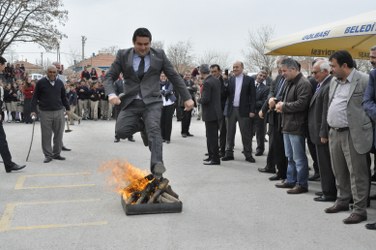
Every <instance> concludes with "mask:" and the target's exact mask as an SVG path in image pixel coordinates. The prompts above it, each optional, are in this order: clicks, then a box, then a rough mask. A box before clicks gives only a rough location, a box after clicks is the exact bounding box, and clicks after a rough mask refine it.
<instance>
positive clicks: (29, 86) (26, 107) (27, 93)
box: [22, 78, 35, 124]
mask: <svg viewBox="0 0 376 250" xmlns="http://www.w3.org/2000/svg"><path fill="white" fill-rule="evenodd" d="M34 87H35V80H31V79H30V78H28V79H27V80H26V81H25V84H24V85H23V88H22V92H23V95H24V103H23V113H24V121H25V123H26V124H29V123H30V124H31V123H32V122H33V120H32V119H31V116H30V114H31V99H32V98H33V94H34Z"/></svg>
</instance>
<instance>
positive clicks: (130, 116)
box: [115, 99, 163, 173]
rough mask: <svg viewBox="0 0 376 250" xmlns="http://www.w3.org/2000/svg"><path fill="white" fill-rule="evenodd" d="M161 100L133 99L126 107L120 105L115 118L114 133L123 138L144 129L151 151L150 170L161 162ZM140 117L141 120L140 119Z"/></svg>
mask: <svg viewBox="0 0 376 250" xmlns="http://www.w3.org/2000/svg"><path fill="white" fill-rule="evenodd" d="M161 113H162V102H154V103H150V104H148V105H145V103H144V102H143V101H142V100H138V99H135V100H133V102H131V103H130V104H129V105H127V106H126V107H122V108H121V110H120V113H119V115H118V118H117V120H116V127H115V133H116V135H117V136H118V137H119V138H122V139H125V138H128V137H129V136H131V135H133V134H134V133H136V132H139V131H142V130H143V129H144V126H145V129H146V133H147V137H148V141H149V149H150V151H151V160H150V170H151V172H152V173H154V171H153V168H154V165H155V164H156V163H159V162H160V163H163V156H162V136H161V126H160V122H161ZM141 118H142V120H143V121H142V120H140V119H141Z"/></svg>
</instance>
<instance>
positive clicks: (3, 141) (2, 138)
mask: <svg viewBox="0 0 376 250" xmlns="http://www.w3.org/2000/svg"><path fill="white" fill-rule="evenodd" d="M0 154H1V157H2V158H3V162H4V166H5V169H7V168H8V167H10V166H12V155H11V154H10V151H9V147H8V142H7V136H6V135H5V131H4V128H3V123H2V122H0Z"/></svg>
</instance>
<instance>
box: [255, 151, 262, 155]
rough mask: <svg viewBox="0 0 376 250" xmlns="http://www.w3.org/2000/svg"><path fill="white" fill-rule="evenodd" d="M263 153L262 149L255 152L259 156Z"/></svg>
mask: <svg viewBox="0 0 376 250" xmlns="http://www.w3.org/2000/svg"><path fill="white" fill-rule="evenodd" d="M263 153H264V152H262V151H258V152H256V154H255V156H261V155H262V154H263Z"/></svg>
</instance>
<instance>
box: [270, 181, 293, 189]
mask: <svg viewBox="0 0 376 250" xmlns="http://www.w3.org/2000/svg"><path fill="white" fill-rule="evenodd" d="M275 186H276V187H277V188H293V187H295V184H294V183H288V182H286V181H283V182H281V183H277V184H275Z"/></svg>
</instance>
